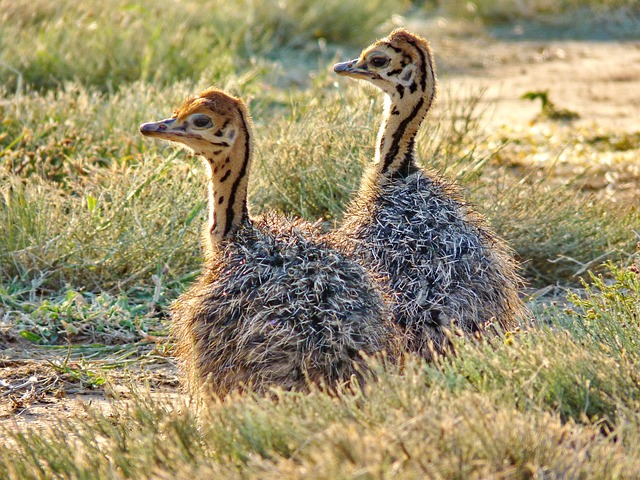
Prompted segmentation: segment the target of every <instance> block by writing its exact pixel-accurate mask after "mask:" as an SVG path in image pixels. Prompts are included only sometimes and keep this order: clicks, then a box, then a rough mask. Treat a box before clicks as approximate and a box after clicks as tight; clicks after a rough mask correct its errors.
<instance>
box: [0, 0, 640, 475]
mask: <svg viewBox="0 0 640 480" xmlns="http://www.w3.org/2000/svg"><path fill="white" fill-rule="evenodd" d="M103 3H104V2H103ZM427 3H428V2H427ZM574 3H575V2H569V1H567V2H556V3H554V4H553V5H551V4H550V3H548V2H533V3H531V2H530V3H529V4H527V5H528V6H527V8H529V10H527V11H526V12H523V11H519V10H518V8H520V7H519V6H521V4H522V2H519V3H517V5H516V4H514V3H513V2H500V1H497V0H482V1H478V2H474V5H475V9H476V10H475V12H467V13H465V14H464V15H463V14H462V13H461V12H457V11H456V10H455V8H458V7H456V5H458V6H460V5H462V4H461V3H459V2H448V3H447V5H444V4H442V5H440V4H439V7H438V8H439V10H438V13H445V14H447V15H458V16H467V15H471V16H472V17H473V16H474V15H479V16H480V17H482V18H483V19H484V20H483V21H485V22H487V23H491V22H495V21H496V19H497V20H499V19H500V18H503V19H514V18H515V19H527V18H533V17H535V16H536V15H538V14H541V13H545V12H547V10H546V9H547V8H552V9H559V10H558V11H560V12H562V13H567V12H569V13H571V11H572V9H573V8H574V7H575V5H574ZM467 4H468V2H465V6H464V8H465V9H466V8H467V6H466V5H467ZM105 5H106V7H104V8H102V9H101V11H100V14H99V15H98V12H97V10H96V9H95V7H94V6H92V5H91V4H81V5H80V4H77V2H76V3H73V5H72V4H71V2H67V1H66V0H65V1H60V2H53V3H52V2H42V1H40V0H36V1H35V2H34V1H31V2H25V1H22V0H19V1H3V0H0V11H1V12H2V14H1V17H0V21H1V22H2V25H3V28H2V29H0V45H1V47H2V48H0V84H1V85H3V86H2V89H1V90H0V113H1V115H0V172H1V174H0V193H1V195H0V228H1V229H2V232H3V235H1V236H0V349H2V350H0V364H1V365H2V366H3V369H2V372H1V373H0V419H1V420H2V421H1V422H0V430H1V432H0V438H1V440H0V445H1V447H0V477H2V478H52V477H53V478H172V477H173V478H176V477H177V478H182V477H186V476H188V475H191V476H196V477H207V476H210V477H219V478H274V477H279V478H305V477H306V478H309V477H312V478H425V477H426V478H549V477H551V478H635V477H638V475H639V473H640V462H639V461H638V458H640V456H639V453H640V451H639V449H638V445H640V438H638V432H639V431H640V429H639V428H638V427H639V426H640V420H639V418H638V413H637V412H638V409H639V408H640V405H638V400H637V398H638V390H639V387H640V384H639V382H640V378H639V377H638V374H637V371H638V362H639V359H640V338H639V336H640V334H639V333H638V318H640V311H639V310H638V308H639V305H640V283H639V279H640V276H639V275H640V274H639V273H638V269H639V268H640V265H639V264H638V256H639V251H638V247H637V243H638V241H639V240H640V237H639V235H640V231H639V230H638V225H640V210H639V209H638V208H637V201H635V200H634V199H637V191H636V186H637V182H638V181H639V180H640V175H639V174H638V170H637V165H636V164H637V161H636V158H637V152H638V151H639V150H640V137H639V136H638V134H637V132H614V131H608V130H606V129H602V128H600V129H594V128H592V127H589V128H580V127H575V126H572V125H569V124H562V123H560V122H557V121H555V120H553V119H548V118H547V119H544V120H543V121H542V122H541V123H540V124H538V125H535V126H532V127H531V128H530V129H528V130H526V131H516V130H514V129H510V128H509V126H505V127H503V128H501V129H497V130H492V131H487V130H486V129H485V128H484V127H483V120H482V118H483V116H482V113H483V112H482V111H481V104H482V103H481V102H480V100H481V96H482V92H446V91H445V92H442V93H441V94H440V95H439V98H438V103H437V107H436V109H435V111H434V112H433V114H432V115H431V116H430V118H429V120H428V125H427V127H426V128H424V129H423V130H422V132H421V134H420V138H419V139H418V145H419V153H420V157H421V158H422V159H424V164H425V165H427V166H429V167H430V168H433V169H435V170H437V171H439V172H440V173H442V174H444V175H445V176H447V177H449V178H454V179H455V180H456V181H457V182H458V183H459V184H460V185H461V186H462V188H463V189H464V191H465V195H466V196H467V198H469V199H470V200H471V201H472V202H473V203H474V204H475V205H476V206H477V208H478V209H479V210H481V211H482V212H483V213H484V214H485V215H486V216H487V217H488V219H489V221H490V223H491V224H492V225H493V227H494V228H495V229H496V230H497V232H498V233H499V234H500V235H501V236H502V237H504V238H505V239H506V240H507V242H508V243H509V244H510V245H511V247H512V248H513V249H514V251H515V253H516V255H517V256H518V257H519V259H520V260H521V261H522V262H523V274H524V276H525V277H526V279H527V281H528V282H529V283H530V285H531V286H532V287H533V288H532V289H530V290H531V291H534V290H536V291H535V292H534V299H532V300H531V301H530V305H531V306H532V308H533V309H534V311H535V312H536V313H535V317H536V318H535V321H534V322H533V323H532V325H529V326H523V327H522V328H521V329H518V330H516V331H513V332H507V334H506V335H505V336H504V337H503V338H500V339H493V340H488V339H487V340H482V341H480V340H479V341H476V342H463V341H461V340H457V341H456V344H455V355H449V356H446V357H443V358H440V359H438V361H437V362H434V363H432V364H428V365H427V364H424V363H421V362H419V361H417V360H416V359H411V358H410V359H408V360H407V365H406V367H405V369H404V370H403V371H398V370H396V369H393V368H391V367H387V368H386V369H385V368H382V367H379V366H378V367H376V368H377V370H378V374H379V376H378V380H377V381H375V382H371V383H369V384H367V385H366V386H364V387H362V388H355V389H354V390H353V391H344V392H341V393H340V394H339V395H337V396H334V397H332V396H329V395H327V394H326V393H325V392H322V391H319V390H318V391H314V392H313V393H311V394H309V395H302V394H299V393H292V392H279V391H276V392H275V397H276V399H277V401H274V400H273V398H271V397H269V398H267V397H260V396H257V395H252V394H245V395H242V396H240V395H239V396H236V397H234V398H233V399H232V400H231V401H227V402H223V403H219V404H215V405H212V406H211V407H210V408H209V409H208V410H206V411H200V412H198V411H197V409H196V408H195V406H194V405H191V404H189V403H188V400H187V399H185V398H183V397H181V396H177V395H176V394H175V375H174V373H173V372H174V369H173V366H172V360H171V344H170V342H167V339H166V335H167V331H168V319H167V318H166V314H165V313H164V312H166V311H167V306H168V305H169V303H170V302H171V301H172V300H173V299H174V298H176V296H177V295H179V294H180V293H181V292H182V291H183V290H184V288H185V287H186V286H187V285H188V284H189V283H190V282H192V281H193V279H194V278H195V277H196V276H197V275H198V273H199V270H200V268H201V256H200V247H199V237H200V228H201V227H200V226H201V224H202V222H203V221H204V219H205V214H206V212H205V209H206V206H205V202H204V192H205V187H204V181H205V179H204V171H203V168H202V166H201V165H200V164H199V161H197V160H195V159H190V158H188V157H187V156H186V154H185V153H184V152H182V151H179V150H176V149H175V148H174V147H172V146H166V145H164V144H162V143H161V142H153V141H150V140H148V139H145V138H143V137H142V136H141V135H139V133H138V132H137V125H138V124H139V123H141V122H143V121H148V120H156V119H159V118H165V117H166V116H168V115H170V113H171V111H172V109H173V108H175V106H176V105H178V104H179V103H180V102H181V101H182V99H183V98H184V97H186V96H187V95H189V94H191V93H193V92H194V91H197V90H199V89H201V88H204V87H205V86H208V85H209V84H211V83H216V84H217V85H218V86H221V87H223V88H225V89H227V90H229V91H231V92H232V93H236V94H238V95H241V96H242V97H243V98H245V99H246V100H247V101H248V103H249V104H250V107H251V110H252V112H253V115H254V119H255V123H256V135H257V137H258V142H257V143H258V145H257V152H256V155H257V158H256V159H255V163H254V167H253V176H252V180H251V185H250V199H251V200H250V204H251V205H250V206H251V210H252V213H253V214H258V213H260V212H263V211H267V210H271V209H275V210H278V211H280V212H282V213H285V214H292V215H297V216H301V217H304V218H306V219H308V220H311V221H316V220H318V219H320V220H321V221H323V222H324V225H325V226H326V227H327V228H331V227H332V226H333V225H334V224H335V223H336V222H339V220H340V218H341V215H342V212H343V211H344V208H345V205H346V203H347V202H348V200H349V198H350V195H351V193H352V192H353V190H354V189H355V188H357V186H358V183H359V177H360V175H361V172H362V170H363V168H364V165H365V164H366V163H367V162H368V161H370V159H371V157H372V156H373V148H374V142H375V137H376V134H377V127H378V121H379V120H378V119H379V114H380V111H381V109H382V102H381V98H380V97H379V95H378V94H377V93H376V92H373V91H371V90H367V89H362V88H357V87H356V86H355V85H353V84H349V83H347V82H344V81H343V80H337V79H336V78H335V77H334V76H333V75H332V74H331V73H329V66H330V64H331V62H332V60H333V57H334V56H335V57H336V58H337V56H339V57H340V58H342V57H344V56H345V55H346V56H349V55H352V54H355V53H356V52H357V51H358V49H359V48H360V47H362V46H363V45H365V44H368V43H369V42H370V41H371V40H372V39H373V38H374V37H376V36H378V35H379V34H382V33H385V32H386V31H388V29H389V24H390V20H391V18H392V16H393V15H395V14H397V15H399V14H411V15H418V16H419V15H421V14H423V13H422V12H424V11H425V8H426V9H428V8H430V7H429V5H426V4H425V5H424V6H423V5H420V4H415V2H414V4H410V3H409V2H403V1H400V0H398V1H394V2H381V1H379V2H371V1H365V0H362V1H360V0H358V1H355V2H338V1H328V2H309V1H304V0H292V1H287V2H281V3H279V4H277V6H274V3H273V2H269V1H262V0H256V1H253V2H245V3H243V4H242V5H241V6H240V7H238V6H236V5H235V4H231V3H229V2H218V1H213V0H212V1H209V2H206V3H202V2H195V1H184V2H169V3H167V4H163V5H160V4H151V3H150V2H146V1H142V2H134V1H131V0H109V1H108V2H107V3H106V4H105ZM522 5H524V4H522ZM283 6H284V7H286V8H284V7H283ZM587 7H588V8H590V9H593V11H598V12H601V14H603V15H604V13H602V12H605V13H606V12H609V13H611V14H612V15H614V16H615V15H619V12H621V11H624V12H627V13H628V14H629V15H631V14H633V13H634V12H636V10H635V4H633V3H630V2H624V1H619V2H615V1H613V0H611V1H608V0H607V1H604V0H603V1H600V0H598V1H596V0H593V1H590V2H589V4H588V5H587ZM105 12H106V13H105ZM492 12H494V13H492ZM495 12H497V13H495ZM500 12H503V13H500ZM554 12H556V10H554V11H553V12H551V13H554ZM547 13H549V12H547ZM501 15H502V17H501ZM625 18H626V17H625ZM491 19H493V20H491ZM341 50H347V51H348V53H346V54H345V53H338V52H340V51H341ZM444 73H445V75H446V71H445V72H444ZM546 93H547V92H545V94H546ZM553 93H554V92H553V91H551V92H548V95H549V97H550V98H553V99H554V100H555V97H554V96H553ZM550 291H553V292H556V293H558V295H557V296H556V297H551V296H550V295H548V294H547V293H545V292H550ZM158 372H161V373H158ZM125 379H126V380H125ZM127 382H129V384H127ZM145 385H146V387H145ZM165 387H167V388H168V389H169V390H170V391H171V392H174V393H173V395H171V396H169V397H167V398H161V397H159V395H158V393H157V390H159V389H161V388H165ZM75 394H81V395H87V396H88V397H84V398H90V399H93V400H92V401H93V403H94V405H93V406H90V405H86V406H85V407H83V408H80V407H78V405H79V404H78V402H76V401H72V399H71V398H70V397H69V396H70V395H75ZM105 397H108V398H109V402H111V403H109V402H106V401H104V398H105ZM66 401H69V402H71V403H64V402H66ZM38 402H41V403H42V402H44V403H45V404H46V405H48V406H49V407H50V408H51V409H53V410H52V411H54V412H56V413H54V414H52V416H50V417H48V419H49V421H48V422H47V423H42V422H40V421H38V420H37V417H33V418H36V421H34V422H32V423H31V424H29V422H27V420H28V419H29V418H32V417H29V412H31V408H32V406H33V405H36V404H38ZM46 402H49V403H46ZM70 405H74V407H70ZM56 408H59V409H58V410H56ZM64 408H72V410H71V411H72V412H73V414H74V415H79V416H80V418H82V421H81V422H79V421H77V419H76V418H75V417H74V418H66V417H65V414H64V411H65V410H64ZM56 415H57V417H56V418H54V419H52V417H53V416H56ZM14 420H15V421H16V423H15V424H14V423H12V422H13V421H14Z"/></svg>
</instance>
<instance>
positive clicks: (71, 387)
mask: <svg viewBox="0 0 640 480" xmlns="http://www.w3.org/2000/svg"><path fill="white" fill-rule="evenodd" d="M152 349H153V346H141V348H140V350H139V351H138V352H137V354H136V356H135V357H133V358H132V360H133V361H132V362H120V363H118V362H114V360H113V356H111V355H103V356H101V358H99V359H89V360H87V359H85V358H84V357H83V356H81V355H77V354H74V355H73V356H71V357H69V356H68V352H67V351H65V350H64V349H62V350H50V349H46V348H42V347H38V346H34V345H31V344H29V343H28V342H23V341H18V342H13V343H11V344H9V345H6V344H5V345H4V349H3V350H1V351H0V426H9V427H10V428H14V427H16V428H20V427H29V428H36V429H40V428H45V427H46V426H47V425H50V424H52V423H55V422H59V421H66V420H72V421H77V420H81V419H82V418H85V417H86V416H87V415H88V413H87V408H91V409H93V410H95V409H98V410H100V411H101V412H103V413H104V414H107V415H108V414H109V413H110V412H112V411H113V409H114V408H116V407H115V405H118V404H121V403H122V402H128V401H130V400H131V399H132V398H134V397H136V396H138V395H142V396H145V397H150V398H157V399H168V398H172V397H177V396H179V395H180V393H179V380H178V372H177V368H176V366H175V362H173V360H172V359H171V358H170V357H163V356H159V355H150V354H151V353H153V350H152Z"/></svg>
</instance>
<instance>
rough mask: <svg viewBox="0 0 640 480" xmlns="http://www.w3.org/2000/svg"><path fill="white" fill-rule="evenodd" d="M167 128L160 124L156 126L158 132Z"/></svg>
mask: <svg viewBox="0 0 640 480" xmlns="http://www.w3.org/2000/svg"><path fill="white" fill-rule="evenodd" d="M166 129H167V126H166V125H165V124H164V123H161V124H160V125H158V130H166Z"/></svg>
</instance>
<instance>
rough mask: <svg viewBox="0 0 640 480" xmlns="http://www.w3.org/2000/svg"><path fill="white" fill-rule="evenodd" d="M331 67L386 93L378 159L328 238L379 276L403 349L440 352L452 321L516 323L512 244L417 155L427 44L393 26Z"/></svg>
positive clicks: (429, 68)
mask: <svg viewBox="0 0 640 480" xmlns="http://www.w3.org/2000/svg"><path fill="white" fill-rule="evenodd" d="M334 69H335V71H336V72H337V73H338V74H341V75H346V76H349V77H353V78H360V79H364V80H367V81H369V82H371V83H373V84H374V85H376V86H378V87H379V88H381V89H382V90H383V91H384V92H385V93H386V95H387V97H386V99H385V113H384V118H383V122H382V126H381V128H380V133H379V135H378V142H377V147H376V157H375V162H374V163H373V164H372V165H371V166H370V167H369V168H368V170H367V172H366V174H365V177H364V179H363V182H362V186H361V189H360V191H359V193H358V194H357V195H356V197H355V198H354V200H353V201H352V203H351V205H350V207H349V209H348V211H347V213H346V215H345V218H344V221H343V223H342V225H341V227H340V228H339V229H338V230H337V231H335V232H334V233H332V234H331V235H330V238H331V241H332V242H333V244H334V245H336V247H337V248H339V249H340V250H342V251H344V252H345V253H347V254H348V255H349V256H351V257H352V258H355V259H357V260H358V261H360V262H361V263H363V264H364V265H366V266H367V267H368V268H369V269H370V270H371V271H372V272H375V273H376V274H377V275H378V276H379V277H380V278H381V281H382V283H383V285H384V286H385V288H386V289H387V290H388V291H389V292H390V294H391V295H392V297H393V298H394V301H393V305H392V315H393V318H394V320H395V322H396V324H397V325H398V326H399V327H400V328H402V329H403V331H404V333H405V335H406V337H407V343H408V347H409V349H410V350H412V351H414V352H417V353H419V354H421V355H422V356H424V357H426V358H430V357H431V356H432V355H433V353H434V352H442V351H443V349H444V348H445V346H446V345H447V343H448V341H447V331H448V330H450V329H451V328H452V327H453V326H454V325H455V326H456V327H457V329H458V331H462V332H466V333H472V332H482V331H484V330H485V329H486V327H487V325H489V324H490V323H494V324H498V325H500V326H501V327H502V328H511V327H513V326H514V325H515V323H516V319H517V318H518V317H519V316H521V315H523V314H524V312H525V308H524V305H523V303H522V301H521V300H520V299H519V296H518V287H519V285H520V283H521V281H520V278H519V276H518V274H517V266H516V263H515V261H514V260H513V257H512V254H511V252H510V250H509V249H508V248H507V247H506V245H505V244H504V242H503V241H502V240H500V239H499V238H498V237H497V236H496V235H495V234H494V233H493V232H492V231H491V229H490V228H489V226H488V225H487V224H486V222H485V220H484V219H483V217H482V216H481V215H480V214H479V213H477V212H476V211H474V210H473V208H472V207H471V206H470V205H468V204H467V203H466V202H465V201H464V199H463V198H462V195H461V194H460V191H459V189H458V188H457V187H456V186H455V185H453V184H452V183H451V182H449V181H447V180H445V179H443V178H442V177H440V176H438V175H436V174H434V173H433V172H429V171H427V170H425V169H423V168H420V167H419V166H418V165H417V163H416V159H415V137H416V134H417V132H418V130H419V128H420V126H421V124H422V122H423V120H424V118H425V116H426V114H427V112H428V111H429V109H430V107H431V104H432V102H433V99H434V97H435V91H436V78H435V67H434V61H433V57H432V54H431V50H430V48H429V45H428V43H427V42H426V41H425V40H424V39H422V38H420V37H418V36H417V35H414V34H412V33H410V32H407V31H406V30H403V29H397V30H395V31H394V32H392V33H391V35H389V36H388V37H386V38H383V39H381V40H379V41H378V42H376V43H374V44H373V45H371V46H370V47H368V48H366V49H365V50H364V51H363V52H362V54H361V55H360V57H359V58H358V59H355V60H352V61H350V62H344V63H339V64H337V65H336V66H335V67H334Z"/></svg>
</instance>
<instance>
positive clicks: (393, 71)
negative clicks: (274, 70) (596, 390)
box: [140, 29, 525, 397]
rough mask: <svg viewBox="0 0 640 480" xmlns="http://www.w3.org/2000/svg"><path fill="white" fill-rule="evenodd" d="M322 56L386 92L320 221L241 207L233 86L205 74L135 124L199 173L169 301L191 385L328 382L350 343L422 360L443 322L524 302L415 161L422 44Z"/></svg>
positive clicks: (243, 142)
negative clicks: (207, 85) (337, 217)
mask: <svg viewBox="0 0 640 480" xmlns="http://www.w3.org/2000/svg"><path fill="white" fill-rule="evenodd" d="M334 70H335V72H336V73H337V74H339V75H344V76H348V77H352V78H359V79H364V80H367V81H369V82H371V83H372V84H374V85H375V86H377V87H378V88H380V89H381V90H382V91H383V92H384V93H385V94H386V104H385V113H384V119H383V122H382V126H381V128H380V133H379V136H378V144H377V147H376V158H375V162H374V163H373V164H372V165H371V166H370V167H369V169H368V171H367V173H366V175H365V178H364V179H363V182H362V186H361V189H360V191H359V193H358V194H357V195H356V197H355V199H353V200H352V202H351V205H350V207H349V209H348V212H347V214H346V215H345V218H344V221H343V223H342V225H341V226H340V227H339V228H338V229H337V230H335V231H333V232H331V233H329V234H328V235H322V234H321V232H319V231H318V230H317V229H316V228H315V227H314V226H312V225H310V224H307V223H305V222H303V221H301V220H288V219H284V218H280V217H278V216H276V215H274V214H267V215H265V216H264V217H262V218H259V219H252V218H250V217H249V214H248V210H247V184H248V179H249V170H250V166H251V161H252V157H253V142H254V139H253V132H252V123H251V118H250V114H249V111H248V109H247V107H246V106H245V104H244V103H243V102H242V101H241V100H239V99H237V98H234V97H231V96H229V95H227V94H225V93H223V92H221V91H219V90H216V89H213V88H212V89H209V90H206V91H205V92H203V93H201V94H199V95H198V96H195V97H192V98H189V99H187V100H186V101H185V102H184V104H183V105H182V106H181V107H180V109H179V110H177V111H176V112H175V113H174V115H173V116H172V117H171V118H169V119H166V120H162V121H159V122H150V123H145V124H143V125H141V126H140V131H141V132H142V134H144V135H146V136H150V137H157V138H161V139H164V140H169V141H173V142H178V143H181V144H183V145H184V146H186V147H187V148H189V149H191V150H192V151H193V152H194V153H195V154H197V155H199V156H201V157H202V158H203V159H204V163H205V165H206V167H207V169H208V173H209V221H208V224H207V226H206V230H205V232H204V237H205V238H204V244H205V251H206V252H205V257H206V261H205V265H204V269H203V272H202V274H201V276H200V278H199V279H198V280H197V281H196V282H195V284H194V285H192V286H191V288H190V289H189V290H187V291H186V292H185V293H184V294H183V295H182V296H180V297H179V298H178V300H177V301H176V302H175V303H174V304H173V306H172V317H173V333H174V335H175V337H176V343H177V352H178V356H179V357H180V358H181V361H182V364H183V367H184V370H185V372H186V377H187V385H188V386H189V387H190V389H191V390H192V392H194V393H200V394H203V393H208V394H211V393H212V394H214V395H216V396H218V397H223V396H225V395H226V394H227V393H229V392H230V391H233V390H236V389H241V388H252V389H253V390H254V391H258V392H263V391H266V390H268V389H269V388H271V387H273V386H279V387H282V388H285V389H296V390H305V389H307V388H308V386H309V385H310V384H321V385H326V386H328V387H330V388H331V387H334V386H336V385H337V384H340V383H346V382H349V381H351V380H352V379H353V378H357V379H360V380H362V379H363V378H364V376H365V375H366V373H367V367H366V362H365V360H364V357H366V356H372V355H376V354H378V353H379V352H382V351H385V352H387V355H388V356H389V358H391V359H394V358H395V357H396V355H400V354H401V353H402V352H403V351H409V352H413V353H416V354H419V355H421V356H423V357H425V358H427V359H429V358H431V357H432V355H433V354H434V352H442V351H443V350H444V349H445V348H446V344H447V338H448V337H447V335H448V333H447V332H449V331H450V330H451V329H452V328H454V327H455V328H456V329H458V330H459V331H462V332H464V333H474V332H483V331H484V330H485V329H486V326H487V324H489V323H490V322H495V323H497V324H498V325H500V326H501V327H502V328H504V329H508V328H511V327H513V326H514V325H515V323H516V321H517V319H518V318H519V317H520V316H522V315H523V314H524V312H525V307H524V305H523V303H522V302H521V300H520V299H519V297H518V287H519V285H520V279H519V277H518V274H517V272H516V270H517V266H516V264H515V262H514V260H513V259H512V256H511V254H510V252H509V250H508V248H507V247H506V246H505V245H504V244H503V242H502V241H501V240H500V239H499V238H497V237H496V236H495V235H494V234H493V233H492V231H491V230H490V228H489V227H488V226H487V225H486V224H485V222H484V220H483V219H482V217H481V216H480V215H479V214H477V213H476V212H474V211H473V209H472V208H471V207H469V206H468V205H467V204H466V203H465V202H464V200H463V199H462V198H461V196H460V194H459V192H458V189H457V188H456V187H455V186H454V185H452V184H450V183H448V182H446V181H445V180H443V179H441V178H439V177H438V176H437V175H434V174H432V173H430V172H426V171H425V170H423V169H421V168H420V167H418V165H417V164H416V160H415V145H414V144H415V138H416V134H417V132H418V129H419V128H420V125H421V124H422V122H423V120H424V118H425V116H426V114H427V112H428V111H429V109H430V107H431V104H432V102H433V99H434V96H435V88H436V78H435V71H434V62H433V57H432V54H431V51H430V48H429V45H428V43H427V42H426V41H425V40H424V39H422V38H420V37H419V36H417V35H414V34H412V33H409V32H407V31H406V30H404V29H397V30H394V31H393V32H392V33H391V34H390V35H389V36H388V37H386V38H383V39H381V40H379V41H377V42H375V43H374V44H373V45H371V46H369V47H368V48H366V49H365V50H364V51H363V52H362V54H361V55H360V57H359V58H357V59H355V60H352V61H349V62H344V63H339V64H336V65H335V67H334ZM363 354H364V355H363Z"/></svg>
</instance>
